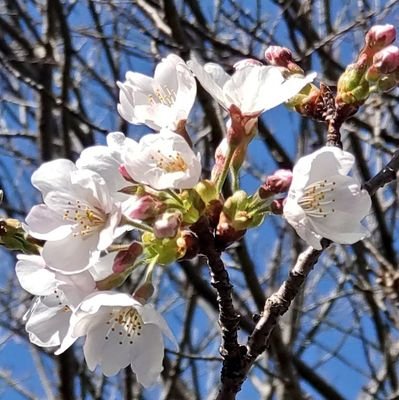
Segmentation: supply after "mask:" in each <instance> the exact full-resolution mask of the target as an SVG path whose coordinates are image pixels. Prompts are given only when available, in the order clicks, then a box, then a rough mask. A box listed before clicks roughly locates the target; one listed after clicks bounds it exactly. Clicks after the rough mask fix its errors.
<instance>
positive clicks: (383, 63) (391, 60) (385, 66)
mask: <svg viewBox="0 0 399 400" xmlns="http://www.w3.org/2000/svg"><path fill="white" fill-rule="evenodd" d="M373 65H375V67H376V68H377V69H378V70H379V71H380V72H381V73H383V74H390V73H392V72H394V71H395V70H397V69H398V68H399V48H398V47H396V46H393V45H391V46H388V47H385V48H383V49H382V50H380V51H379V52H377V53H375V54H374V57H373Z"/></svg>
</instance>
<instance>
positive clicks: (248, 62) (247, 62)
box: [233, 58, 263, 71]
mask: <svg viewBox="0 0 399 400" xmlns="http://www.w3.org/2000/svg"><path fill="white" fill-rule="evenodd" d="M257 65H263V64H262V63H261V62H260V61H258V60H255V59H254V58H244V59H243V60H240V61H237V62H236V63H235V64H234V66H233V68H234V69H235V70H236V71H238V70H240V69H243V68H246V67H254V66H257Z"/></svg>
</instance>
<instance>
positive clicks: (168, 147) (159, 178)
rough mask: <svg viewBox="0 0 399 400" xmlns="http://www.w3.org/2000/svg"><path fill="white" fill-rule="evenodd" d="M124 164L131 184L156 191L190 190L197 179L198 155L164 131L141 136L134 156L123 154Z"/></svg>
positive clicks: (199, 171)
mask: <svg viewBox="0 0 399 400" xmlns="http://www.w3.org/2000/svg"><path fill="white" fill-rule="evenodd" d="M124 162H125V164H124V165H125V168H126V170H127V172H128V173H129V175H130V176H131V177H132V178H133V179H134V180H135V181H137V182H139V183H143V184H145V185H149V186H151V187H153V188H154V189H158V190H162V189H167V188H174V189H189V188H192V187H193V186H194V185H195V184H196V183H197V182H198V180H199V178H200V175H201V161H200V157H199V154H198V155H196V154H195V153H194V152H193V150H192V149H191V148H190V146H189V145H188V144H187V142H186V141H185V140H184V139H183V138H182V137H181V136H180V135H178V134H176V133H174V132H172V131H169V130H167V129H163V130H161V132H160V134H158V133H157V134H148V135H145V136H143V137H142V138H141V139H140V142H139V144H138V147H137V150H136V151H135V152H126V153H125V154H124Z"/></svg>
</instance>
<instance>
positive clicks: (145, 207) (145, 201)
mask: <svg viewBox="0 0 399 400" xmlns="http://www.w3.org/2000/svg"><path fill="white" fill-rule="evenodd" d="M162 206H163V204H162V203H161V202H160V201H159V200H157V199H155V198H153V197H152V196H150V195H144V196H142V197H139V198H138V199H137V200H136V201H135V202H134V203H133V204H132V205H131V206H130V207H129V208H128V210H127V211H126V214H127V215H128V216H129V217H130V218H132V219H139V220H141V221H145V220H146V219H149V218H154V217H155V216H157V215H158V214H159V213H160V212H161V211H162Z"/></svg>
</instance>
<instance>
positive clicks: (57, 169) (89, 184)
mask: <svg viewBox="0 0 399 400" xmlns="http://www.w3.org/2000/svg"><path fill="white" fill-rule="evenodd" d="M32 184H33V186H35V187H36V188H37V189H39V190H40V191H41V192H42V195H43V201H44V204H40V205H36V206H34V207H33V208H32V209H31V211H30V212H29V214H28V216H27V217H26V226H25V229H26V231H27V232H28V233H29V234H30V235H31V236H33V237H35V238H37V239H42V240H46V243H45V244H44V247H43V251H42V256H43V258H44V260H45V262H46V264H47V265H48V266H50V267H51V268H52V269H54V270H58V271H61V272H63V273H76V272H80V271H82V270H84V269H87V268H89V267H90V266H91V265H93V264H94V263H95V262H96V261H97V260H98V258H99V256H100V252H101V251H102V250H105V249H106V248H107V247H108V246H109V245H111V244H112V242H113V240H114V238H115V237H117V236H119V235H120V234H121V233H123V231H124V230H123V229H124V228H118V224H119V222H120V219H121V209H120V205H119V203H115V202H114V201H113V199H112V197H111V195H110V193H109V190H108V187H107V185H106V183H105V181H104V179H103V178H102V177H101V176H100V175H98V174H97V173H95V172H93V171H90V170H85V169H77V168H76V166H75V164H73V163H72V162H71V161H69V160H63V159H60V160H55V161H50V162H47V163H44V164H43V165H41V166H40V168H39V169H38V170H36V171H35V172H34V173H33V175H32Z"/></svg>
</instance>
